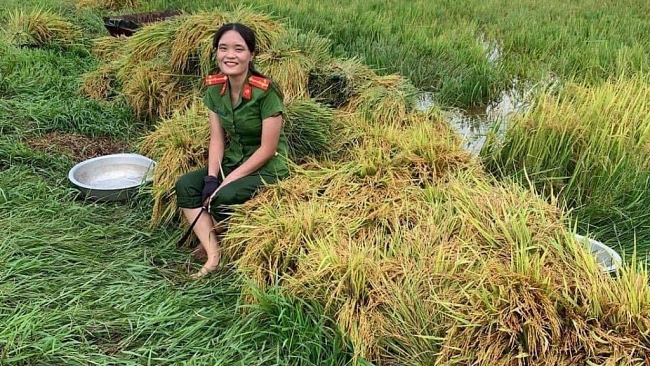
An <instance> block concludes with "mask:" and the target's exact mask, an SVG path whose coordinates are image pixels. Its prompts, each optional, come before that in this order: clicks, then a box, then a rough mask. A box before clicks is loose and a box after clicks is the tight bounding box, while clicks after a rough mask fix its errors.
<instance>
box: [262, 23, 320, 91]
mask: <svg viewBox="0 0 650 366" xmlns="http://www.w3.org/2000/svg"><path fill="white" fill-rule="evenodd" d="M329 49H330V41H329V40H328V39H326V38H323V37H319V36H317V35H316V34H314V33H313V32H310V33H300V32H299V31H298V30H295V29H292V30H290V31H289V32H288V34H287V35H286V36H285V38H283V39H281V40H279V41H278V42H277V43H275V44H274V45H273V46H272V47H271V49H269V50H267V51H266V52H264V53H260V54H259V55H258V56H257V57H256V61H257V67H259V69H260V71H261V72H262V73H264V74H265V75H267V76H269V77H270V78H271V79H272V80H273V81H275V82H276V83H278V85H279V86H280V88H281V89H282V92H283V93H284V95H285V99H286V100H287V101H288V102H291V101H293V100H295V99H304V98H307V97H308V95H309V90H308V85H307V84H308V79H309V73H310V71H311V70H312V69H314V68H315V67H316V66H317V65H319V64H321V63H323V62H327V61H328V60H329V59H330V56H329Z"/></svg>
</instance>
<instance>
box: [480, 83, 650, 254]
mask: <svg viewBox="0 0 650 366" xmlns="http://www.w3.org/2000/svg"><path fill="white" fill-rule="evenodd" d="M646 84H647V83H646V82H645V77H644V76H643V75H637V76H632V77H627V78H626V77H623V78H620V79H619V80H612V81H609V82H607V83H604V84H602V85H600V86H599V87H594V88H588V87H584V86H581V85H578V84H570V85H568V86H567V87H566V89H565V90H563V91H562V92H561V93H560V94H559V95H557V96H556V95H553V94H550V93H548V94H544V95H541V96H540V97H539V98H538V99H537V101H536V104H535V107H534V108H533V109H532V110H531V111H530V112H529V113H527V114H525V115H524V116H521V117H519V118H517V119H515V120H513V121H512V122H510V125H509V127H508V130H507V132H506V136H505V137H504V139H503V141H498V139H496V138H492V139H490V140H489V141H488V143H487V144H486V145H485V147H484V149H483V151H482V155H483V157H484V160H485V162H486V166H487V168H488V169H489V170H490V171H492V172H494V173H496V174H498V175H514V176H517V177H519V178H520V179H521V180H522V182H524V184H529V183H530V184H532V185H534V186H535V187H536V189H537V190H538V192H540V193H542V194H543V195H544V196H545V197H551V196H557V197H558V200H559V203H560V204H562V205H565V206H567V207H569V208H571V209H573V211H574V214H575V217H576V218H577V220H578V221H579V227H580V229H581V230H582V231H591V232H593V233H594V234H595V235H597V237H598V238H599V239H600V240H602V241H604V242H606V243H610V244H614V245H618V244H619V243H616V240H618V241H620V244H621V245H622V247H623V249H624V250H625V252H626V253H628V254H630V253H632V252H633V251H634V237H635V236H637V237H638V238H639V239H640V240H639V243H643V242H644V241H645V239H644V238H645V237H646V236H647V234H646V233H645V232H646V229H647V227H648V226H649V225H650V222H649V221H648V219H649V218H650V216H648V213H647V209H646V208H647V206H648V204H649V202H648V201H647V200H646V199H645V197H646V194H645V192H646V191H647V189H648V188H649V187H648V182H650V171H648V166H650V165H649V161H648V154H647V151H648V149H647V147H648V146H649V143H648V139H649V138H650V134H649V133H650V120H648V118H647V116H648V112H649V111H648V105H647V103H645V102H643V101H644V100H645V98H646V97H648V96H649V95H648V93H649V89H648V87H647V85H646ZM647 249H648V248H646V246H645V245H642V246H641V247H639V248H638V252H639V254H640V255H642V256H644V255H645V254H644V253H645V252H646V251H647Z"/></svg>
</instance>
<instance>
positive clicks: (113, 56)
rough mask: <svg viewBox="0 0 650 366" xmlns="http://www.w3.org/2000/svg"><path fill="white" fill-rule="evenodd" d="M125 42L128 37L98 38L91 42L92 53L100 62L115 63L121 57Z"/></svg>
mask: <svg viewBox="0 0 650 366" xmlns="http://www.w3.org/2000/svg"><path fill="white" fill-rule="evenodd" d="M127 42H128V37H122V36H120V37H112V36H105V37H99V38H96V39H94V40H93V46H92V53H93V54H94V55H95V56H97V57H98V58H99V59H100V60H102V61H105V62H110V61H116V60H117V59H119V58H120V56H122V55H123V48H124V46H125V45H126V43H127Z"/></svg>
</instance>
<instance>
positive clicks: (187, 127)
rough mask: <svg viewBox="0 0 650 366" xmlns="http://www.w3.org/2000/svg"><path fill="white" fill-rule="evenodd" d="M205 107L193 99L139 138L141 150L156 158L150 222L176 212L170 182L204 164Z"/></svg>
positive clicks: (165, 219)
mask: <svg viewBox="0 0 650 366" xmlns="http://www.w3.org/2000/svg"><path fill="white" fill-rule="evenodd" d="M207 121H208V114H207V109H206V108H203V107H201V105H200V103H198V101H195V102H194V103H193V104H191V105H190V107H188V108H187V109H185V110H177V111H175V112H174V113H173V115H172V117H170V118H168V119H163V120H162V121H161V122H159V123H158V124H157V126H156V127H155V130H154V131H153V132H151V133H149V134H147V135H146V136H144V137H143V138H142V141H141V143H140V145H139V151H140V153H141V154H143V155H145V156H148V157H150V158H151V159H153V160H154V161H156V164H157V165H156V169H155V171H154V176H153V185H152V194H153V211H152V214H151V222H150V225H151V226H155V225H158V224H161V223H165V224H166V223H169V222H170V221H171V220H172V219H173V218H174V217H176V214H177V206H176V203H175V202H176V196H175V194H174V192H173V188H174V185H175V184H176V181H177V180H178V178H180V176H181V175H183V174H185V173H188V172H190V171H191V170H194V169H198V168H200V167H203V166H205V162H206V161H207V156H208V145H209V144H208V143H209V139H210V127H209V124H208V122H207Z"/></svg>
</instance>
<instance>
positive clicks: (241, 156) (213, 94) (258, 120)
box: [203, 74, 289, 177]
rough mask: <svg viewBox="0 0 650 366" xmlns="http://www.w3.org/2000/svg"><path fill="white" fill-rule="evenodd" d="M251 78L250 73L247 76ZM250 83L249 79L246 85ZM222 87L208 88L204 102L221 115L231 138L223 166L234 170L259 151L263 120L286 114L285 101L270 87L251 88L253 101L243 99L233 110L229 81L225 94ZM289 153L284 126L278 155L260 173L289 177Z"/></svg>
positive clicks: (213, 86) (222, 125)
mask: <svg viewBox="0 0 650 366" xmlns="http://www.w3.org/2000/svg"><path fill="white" fill-rule="evenodd" d="M248 77H250V74H249V75H248ZM247 84H248V78H247V79H246V82H245V85H247ZM222 86H223V85H222V84H218V85H212V86H209V87H208V89H207V91H206V93H205V96H204V98H203V102H204V103H205V105H206V106H207V107H208V108H209V109H210V110H211V111H213V112H214V113H216V114H217V115H218V116H219V123H220V124H221V127H223V129H224V130H225V131H226V133H227V134H228V135H229V136H230V141H229V143H228V146H227V147H226V148H225V151H224V154H223V161H222V165H223V166H224V167H235V166H237V165H240V164H241V163H243V162H245V161H246V160H248V158H250V156H251V155H253V153H254V152H255V150H257V149H258V148H259V147H260V145H261V142H262V121H263V120H264V119H265V118H267V117H270V116H273V115H274V114H276V113H278V112H282V111H283V103H282V99H281V98H280V96H279V95H278V93H277V91H276V90H275V89H274V88H273V87H271V86H269V88H268V89H267V90H262V89H259V88H256V87H252V86H251V92H252V93H251V94H252V95H251V97H250V99H246V98H242V95H241V94H240V95H239V101H238V102H237V104H236V105H235V107H234V108H233V106H232V103H231V101H230V86H229V85H228V82H227V81H226V87H225V92H224V93H222V92H221V91H222ZM288 153H289V146H288V144H287V137H286V135H285V133H284V126H283V127H282V130H281V133H280V141H279V142H278V148H277V151H276V154H275V156H273V157H272V158H271V159H269V161H267V162H266V164H264V166H263V167H261V168H260V169H259V170H258V171H257V173H259V174H272V175H277V176H279V177H284V176H287V175H288V174H289V169H288V167H287V162H286V160H285V159H286V158H287V156H288Z"/></svg>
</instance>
